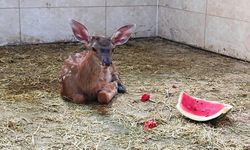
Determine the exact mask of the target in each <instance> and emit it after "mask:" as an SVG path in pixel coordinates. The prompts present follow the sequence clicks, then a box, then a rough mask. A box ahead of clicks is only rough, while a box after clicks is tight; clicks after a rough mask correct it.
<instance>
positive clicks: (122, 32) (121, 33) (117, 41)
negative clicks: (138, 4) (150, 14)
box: [111, 24, 136, 45]
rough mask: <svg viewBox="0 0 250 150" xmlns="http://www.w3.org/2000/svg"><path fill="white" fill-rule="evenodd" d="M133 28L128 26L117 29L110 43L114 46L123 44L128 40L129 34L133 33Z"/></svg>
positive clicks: (131, 25) (133, 25)
mask: <svg viewBox="0 0 250 150" xmlns="http://www.w3.org/2000/svg"><path fill="white" fill-rule="evenodd" d="M135 27H136V25H135V24H130V25H126V26H123V27H121V28H120V29H118V30H117V31H116V33H115V34H113V36H112V37H111V40H112V43H113V44H114V45H122V44H125V43H126V42H127V41H128V39H129V38H130V36H131V34H132V33H133V32H134V31H135Z"/></svg>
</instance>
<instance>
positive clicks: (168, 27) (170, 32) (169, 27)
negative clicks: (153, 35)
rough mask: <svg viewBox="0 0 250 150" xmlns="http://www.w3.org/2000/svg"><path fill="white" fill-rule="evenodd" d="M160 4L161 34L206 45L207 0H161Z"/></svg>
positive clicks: (167, 37) (165, 36)
mask: <svg viewBox="0 0 250 150" xmlns="http://www.w3.org/2000/svg"><path fill="white" fill-rule="evenodd" d="M159 4H160V7H159V8H160V9H159V36H161V37H164V38H166V39H170V40H173V41H177V42H182V43H186V44H190V45H194V46H197V47H202V48H203V47H204V36H205V35H204V34H205V4H206V1H205V0H191V1H185V0H160V2H159ZM194 5H195V6H194Z"/></svg>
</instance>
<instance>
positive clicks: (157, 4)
mask: <svg viewBox="0 0 250 150" xmlns="http://www.w3.org/2000/svg"><path fill="white" fill-rule="evenodd" d="M155 28H156V29H155V36H158V35H159V0H157V2H156V26H155Z"/></svg>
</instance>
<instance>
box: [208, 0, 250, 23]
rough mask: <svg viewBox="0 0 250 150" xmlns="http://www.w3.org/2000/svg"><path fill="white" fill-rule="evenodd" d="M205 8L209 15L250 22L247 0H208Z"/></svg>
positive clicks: (249, 6)
mask: <svg viewBox="0 0 250 150" xmlns="http://www.w3.org/2000/svg"><path fill="white" fill-rule="evenodd" d="M207 9H208V11H207V13H208V14H209V15H214V16H220V17H227V18H232V19H237V20H244V21H248V22H250V1H249V0H208V4H207Z"/></svg>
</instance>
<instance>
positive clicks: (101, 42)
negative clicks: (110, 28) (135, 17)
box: [71, 20, 136, 66]
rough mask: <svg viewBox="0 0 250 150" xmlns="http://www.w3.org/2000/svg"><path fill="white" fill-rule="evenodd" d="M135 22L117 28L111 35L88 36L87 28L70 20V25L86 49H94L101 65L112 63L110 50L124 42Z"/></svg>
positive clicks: (131, 31)
mask: <svg viewBox="0 0 250 150" xmlns="http://www.w3.org/2000/svg"><path fill="white" fill-rule="evenodd" d="M135 26H136V25H135V24H132V25H126V26H123V27H121V28H119V29H118V30H117V31H116V33H114V34H113V36H111V37H102V36H90V35H89V32H88V30H87V28H86V27H85V26H84V25H83V24H81V23H79V22H77V21H75V20H72V23H71V27H72V30H73V33H74V35H75V37H76V38H77V39H78V40H80V41H81V42H82V43H84V44H85V46H86V47H87V49H88V50H92V51H94V54H95V56H96V57H97V58H98V59H99V60H100V62H101V63H102V65H103V66H110V65H111V64H112V57H111V54H112V51H113V49H114V48H115V46H117V45H122V44H125V43H126V42H127V41H128V39H129V38H130V36H131V34H132V33H133V31H134V30H135Z"/></svg>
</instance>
